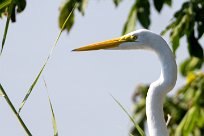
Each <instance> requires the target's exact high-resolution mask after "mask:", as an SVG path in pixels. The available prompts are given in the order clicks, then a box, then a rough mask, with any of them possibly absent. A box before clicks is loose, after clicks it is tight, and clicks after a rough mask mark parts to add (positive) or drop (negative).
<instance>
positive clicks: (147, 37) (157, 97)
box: [73, 29, 177, 136]
mask: <svg viewBox="0 0 204 136" xmlns="http://www.w3.org/2000/svg"><path fill="white" fill-rule="evenodd" d="M99 49H111V50H135V49H145V50H150V51H153V52H155V53H156V54H157V56H158V58H159V60H160V61H161V75H160V77H159V79H158V80H156V81H155V82H153V83H152V84H151V85H150V88H149V90H148V93H147V97H146V115H147V126H148V130H149V135H150V136H168V135H169V133H168V130H167V126H166V123H165V119H164V113H163V100H164V97H165V95H166V94H167V93H168V92H169V91H170V90H171V89H173V87H174V86H175V83H176V80H177V65H176V62H175V57H174V55H173V53H172V51H171V50H170V48H169V46H168V44H167V43H166V41H165V40H164V39H163V38H162V37H161V36H160V35H157V34H155V33H153V32H151V31H149V30H146V29H140V30H137V31H134V32H131V33H128V34H126V35H124V36H122V37H119V38H114V39H111V40H107V41H103V42H98V43H94V44H89V45H86V46H83V47H80V48H77V49H74V50H73V51H88V50H99Z"/></svg>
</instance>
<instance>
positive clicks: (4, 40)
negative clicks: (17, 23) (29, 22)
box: [0, 4, 14, 55]
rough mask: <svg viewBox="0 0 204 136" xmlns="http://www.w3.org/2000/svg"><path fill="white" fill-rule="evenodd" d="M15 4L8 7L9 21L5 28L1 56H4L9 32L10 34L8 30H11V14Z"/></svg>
mask: <svg viewBox="0 0 204 136" xmlns="http://www.w3.org/2000/svg"><path fill="white" fill-rule="evenodd" d="M13 6H14V5H13V4H10V5H9V7H8V11H9V12H8V16H7V20H6V26H5V29H4V35H3V40H2V44H1V52H0V55H1V54H2V52H3V49H4V44H5V42H6V36H7V32H8V28H9V23H10V19H11V14H12V9H13Z"/></svg>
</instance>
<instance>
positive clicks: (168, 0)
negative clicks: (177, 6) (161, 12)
mask: <svg viewBox="0 0 204 136" xmlns="http://www.w3.org/2000/svg"><path fill="white" fill-rule="evenodd" d="M164 3H166V4H167V5H168V6H171V5H172V1H171V0H164Z"/></svg>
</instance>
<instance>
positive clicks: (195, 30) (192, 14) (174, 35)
mask: <svg viewBox="0 0 204 136" xmlns="http://www.w3.org/2000/svg"><path fill="white" fill-rule="evenodd" d="M122 1H123V0H113V3H114V4H115V6H116V7H117V6H119V5H120V4H121V3H122ZM152 2H153V5H151V4H150V3H151V1H150V0H135V2H134V3H133V5H132V6H131V8H130V11H129V15H128V17H127V20H126V21H125V23H124V27H123V30H122V33H123V34H125V33H128V32H130V31H133V30H135V27H136V23H137V22H139V23H140V24H141V25H142V26H143V27H144V28H149V27H150V24H151V18H150V15H151V10H150V9H151V6H154V9H155V10H156V11H157V12H158V13H160V12H162V8H163V7H164V6H165V5H166V6H169V7H170V6H171V5H172V2H176V1H172V0H153V1H152ZM75 3H76V4H75ZM87 4H88V0H65V2H64V3H63V4H62V5H61V6H60V13H59V20H58V21H59V27H60V28H61V31H60V33H59V36H58V37H57V39H56V42H55V44H54V46H53V48H54V47H55V46H56V44H57V41H58V39H59V37H60V35H61V33H62V31H63V30H66V31H68V32H70V30H71V28H72V27H73V25H74V22H75V12H73V14H71V13H72V11H73V9H74V10H75V11H76V10H77V11H79V12H80V13H81V14H82V15H85V9H86V7H87ZM75 6H76V8H74V7H75ZM25 7H26V0H0V18H2V16H7V22H6V25H5V30H4V37H3V40H2V48H1V52H2V50H3V48H4V44H5V41H6V36H7V30H8V28H9V23H10V20H11V22H16V13H21V12H22V11H24V9H25ZM69 15H71V16H70V18H69V17H68V16H69ZM67 18H69V20H68V19H67ZM153 21H154V20H153ZM167 32H169V33H167ZM203 33H204V1H203V0H186V1H185V2H184V3H183V4H182V7H181V8H180V9H179V10H178V11H177V12H175V14H174V16H173V18H172V19H171V23H170V24H169V25H167V27H166V28H165V29H164V30H163V31H162V32H161V34H162V35H164V34H169V37H170V41H171V45H172V50H173V52H174V53H175V54H176V51H177V49H178V48H179V46H180V40H181V38H183V37H185V38H186V42H187V45H186V48H187V49H188V53H189V57H188V58H186V59H185V60H184V61H183V62H182V63H181V64H180V68H179V70H180V73H181V75H183V76H184V77H186V78H187V83H186V85H184V86H183V87H182V88H181V89H179V90H178V91H177V93H176V95H174V96H172V97H167V98H166V101H165V103H164V111H165V115H166V114H170V115H171V117H172V118H171V120H170V123H169V125H168V129H169V131H170V135H171V136H181V135H182V136H188V135H195V136H201V135H202V134H204V100H203V97H204V74H203V73H202V72H200V73H198V72H195V70H197V71H199V70H200V69H201V68H202V66H203V61H204V54H203V47H202V45H201V43H200V40H201V39H202V38H203ZM53 48H52V49H51V52H50V54H49V55H48V58H47V59H46V61H45V63H44V65H43V66H42V68H41V70H40V72H39V74H38V76H37V77H36V78H35V80H34V82H33V84H32V85H31V87H30V89H29V91H28V93H27V95H26V96H25V99H24V101H23V102H22V105H23V104H24V102H25V101H26V100H27V98H28V97H29V95H30V93H31V92H32V90H33V88H34V87H35V84H36V83H37V81H38V79H39V77H40V75H41V73H42V71H43V69H44V67H45V65H46V64H47V61H48V60H49V58H50V55H51V54H52V50H53ZM0 90H3V87H1V89H0ZM147 90H148V85H147V86H144V85H141V86H139V87H138V89H137V91H136V93H135V94H134V95H133V98H134V99H133V100H134V105H135V111H134V118H135V122H137V124H138V125H139V126H140V127H141V128H144V127H145V122H146V116H145V97H146V93H147ZM3 91H4V90H3ZM5 94H6V93H4V94H3V95H4V97H5ZM5 99H6V100H8V96H6V97H5ZM116 102H117V101H116ZM9 105H12V104H9ZM119 105H120V104H119ZM50 107H51V111H52V116H53V118H54V113H53V109H52V106H51V103H50ZM21 108H22V107H21ZM21 108H20V109H21ZM11 109H12V110H13V111H14V113H15V112H16V111H15V108H14V107H13V108H11ZM15 114H16V116H17V118H18V119H19V120H20V116H19V115H18V114H17V113H15ZM54 120H55V119H54ZM133 122H134V120H133ZM134 124H136V123H134ZM55 125H56V122H55V121H54V124H53V126H54V127H56V126H55ZM22 126H23V125H22ZM25 128H26V127H25V126H24V129H25ZM28 133H29V132H28ZM55 134H56V135H57V131H56V128H55ZM130 134H131V135H132V134H133V135H138V131H137V129H135V127H134V128H133V129H132V130H131V133H130Z"/></svg>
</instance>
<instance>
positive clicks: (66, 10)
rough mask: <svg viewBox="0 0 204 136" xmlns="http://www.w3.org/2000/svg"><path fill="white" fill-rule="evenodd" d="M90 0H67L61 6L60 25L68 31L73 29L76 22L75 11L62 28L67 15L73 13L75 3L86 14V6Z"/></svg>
mask: <svg viewBox="0 0 204 136" xmlns="http://www.w3.org/2000/svg"><path fill="white" fill-rule="evenodd" d="M87 2H88V0H66V1H65V2H64V3H63V4H62V5H61V7H60V15H59V27H60V28H61V29H63V30H64V29H66V30H67V31H68V32H69V31H70V30H71V28H72V26H73V24H74V16H75V14H74V12H73V13H72V15H71V16H70V19H69V20H68V21H67V23H66V25H65V27H64V28H62V25H63V23H64V22H65V20H66V18H67V16H68V15H69V14H70V13H71V11H72V9H73V8H74V6H75V3H76V4H77V8H76V9H77V10H78V11H79V12H80V13H81V14H82V15H84V13H85V8H86V6H87Z"/></svg>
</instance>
